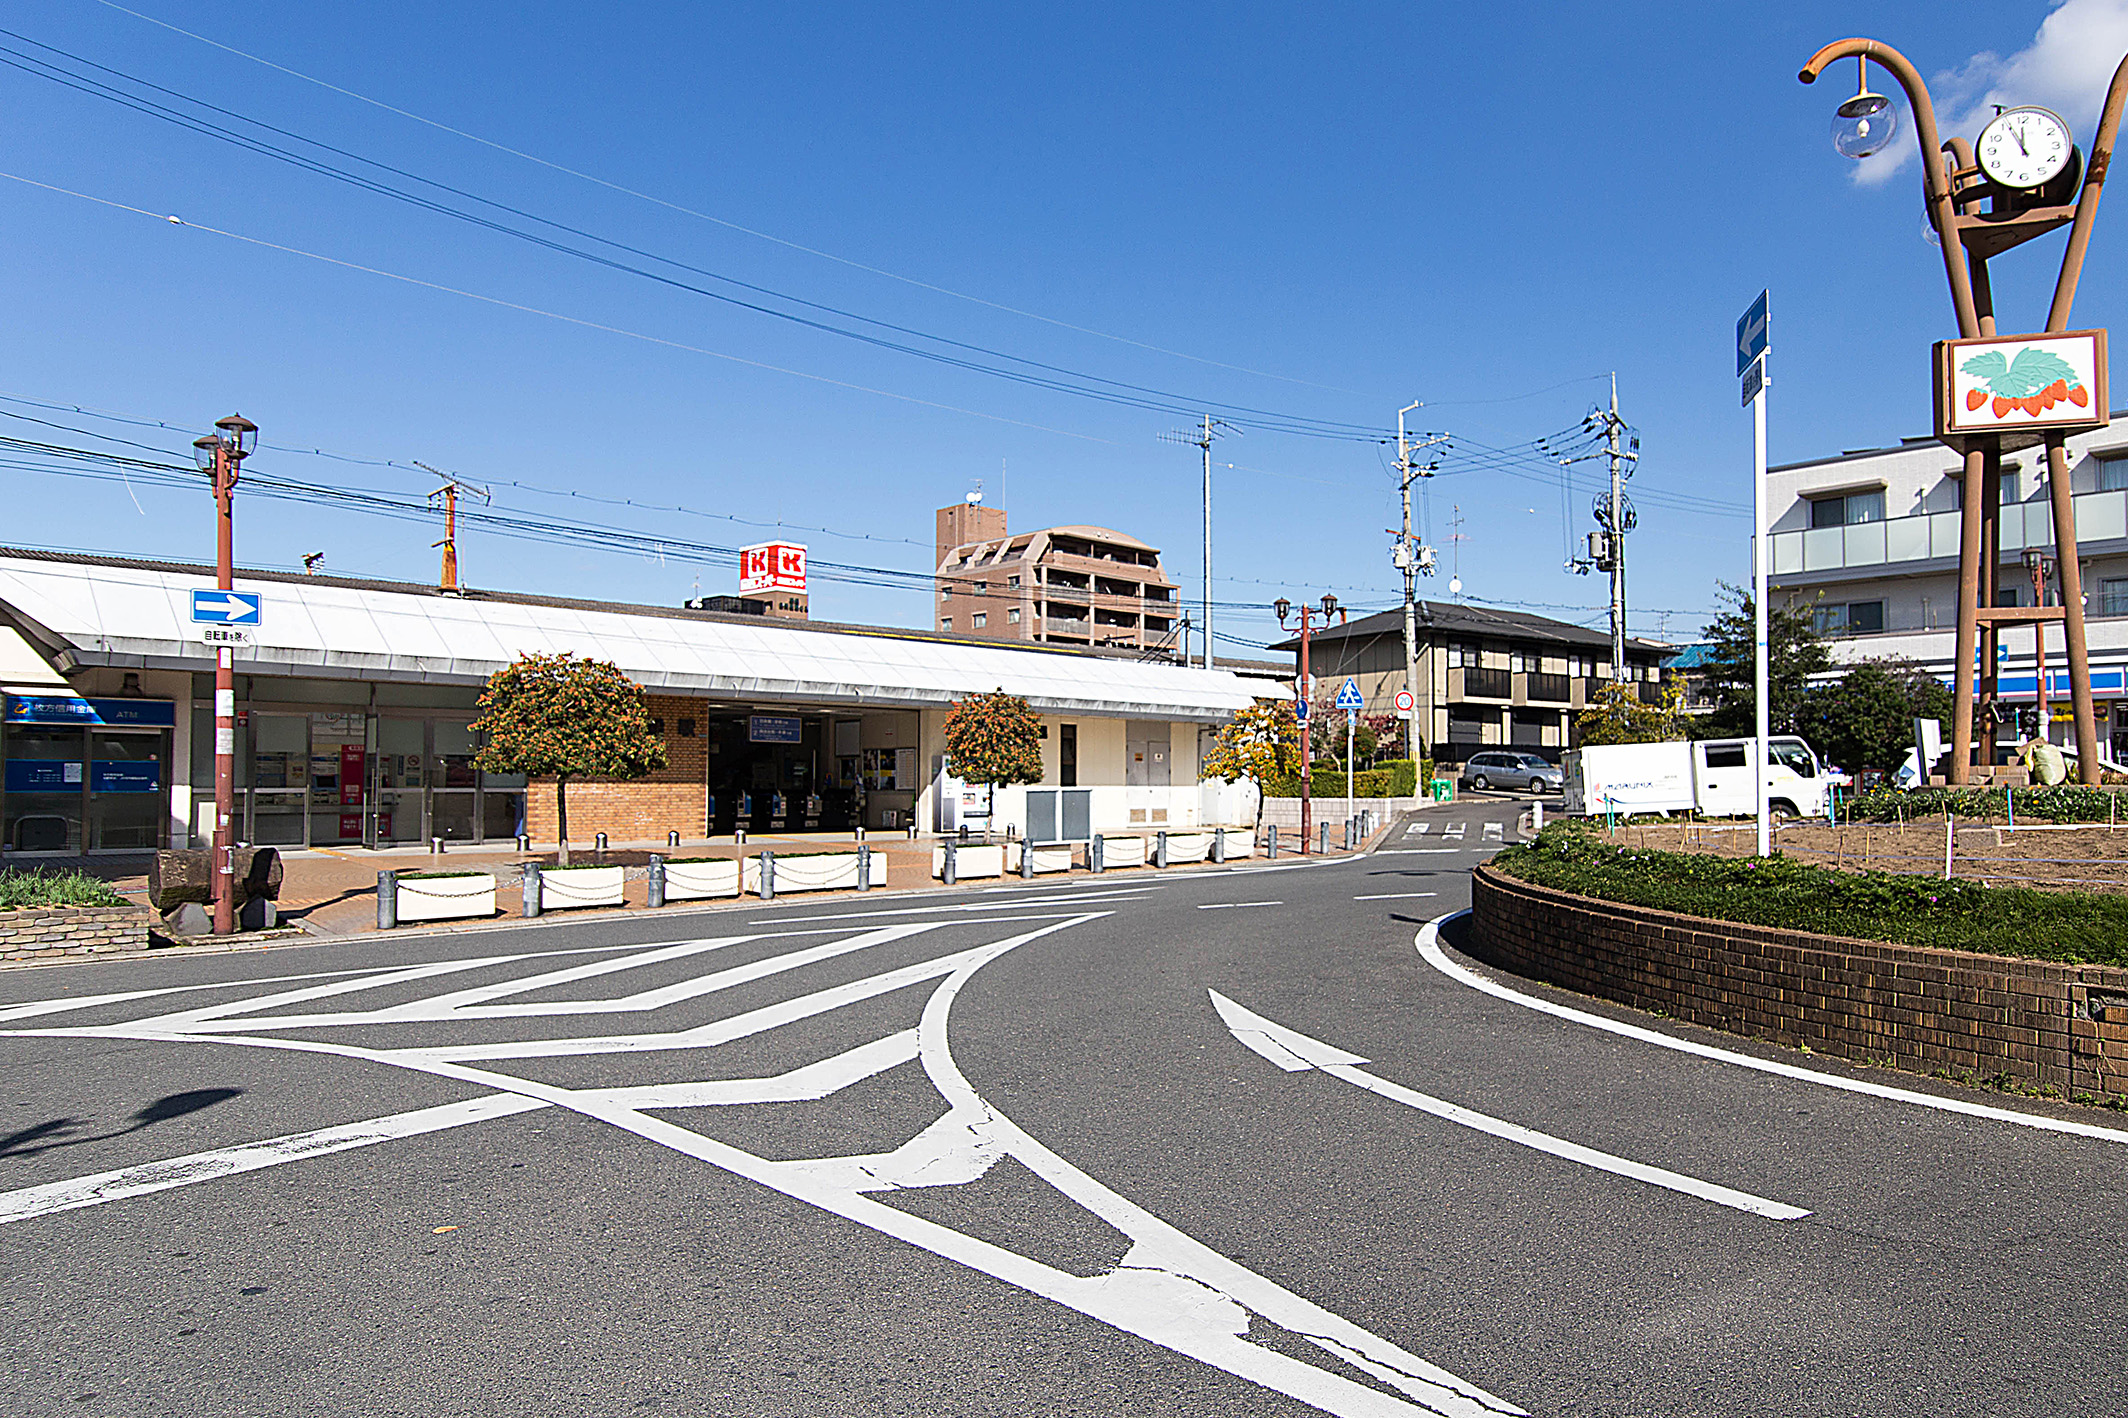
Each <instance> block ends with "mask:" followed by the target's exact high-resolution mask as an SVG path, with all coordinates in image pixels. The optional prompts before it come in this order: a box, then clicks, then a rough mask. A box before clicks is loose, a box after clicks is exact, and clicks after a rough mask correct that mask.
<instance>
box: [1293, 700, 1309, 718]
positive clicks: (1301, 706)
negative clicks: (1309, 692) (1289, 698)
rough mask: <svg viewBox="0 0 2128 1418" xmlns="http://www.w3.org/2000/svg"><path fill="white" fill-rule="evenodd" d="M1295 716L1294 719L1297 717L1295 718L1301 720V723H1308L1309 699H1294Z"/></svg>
mask: <svg viewBox="0 0 2128 1418" xmlns="http://www.w3.org/2000/svg"><path fill="white" fill-rule="evenodd" d="M1293 717H1294V719H1295V720H1296V721H1297V722H1299V723H1303V724H1305V723H1307V722H1308V701H1307V700H1305V699H1296V700H1294V701H1293Z"/></svg>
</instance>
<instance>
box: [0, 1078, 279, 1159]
mask: <svg viewBox="0 0 2128 1418" xmlns="http://www.w3.org/2000/svg"><path fill="white" fill-rule="evenodd" d="M243 1091H244V1090H243V1089H241V1088H195V1089H192V1090H191V1091H189V1092H185V1093H172V1094H170V1095H169V1096H168V1097H164V1098H158V1099H156V1100H155V1101H154V1102H152V1103H150V1104H148V1106H147V1107H145V1108H142V1109H141V1110H140V1111H139V1112H137V1113H135V1114H134V1115H133V1116H132V1118H131V1119H129V1120H128V1122H127V1124H126V1126H124V1127H121V1128H114V1129H112V1130H111V1131H110V1132H99V1133H91V1134H89V1135H88V1136H86V1137H68V1136H67V1134H69V1133H71V1132H73V1131H75V1130H76V1129H78V1128H81V1127H84V1126H86V1125H87V1120H86V1119H84V1118H52V1119H49V1120H47V1121H45V1122H41V1123H35V1124H33V1125H31V1126H29V1127H26V1128H23V1129H21V1130H20V1131H17V1132H12V1133H9V1134H8V1135H7V1136H6V1137H0V1157H35V1156H37V1155H38V1154H39V1153H44V1152H53V1151H56V1150H58V1149H59V1148H62V1147H78V1146H80V1145H81V1144H82V1143H84V1142H105V1141H108V1140H110V1139H111V1138H114V1137H124V1136H125V1135H126V1134H127V1133H131V1132H139V1131H140V1130H141V1129H142V1128H148V1127H153V1126H155V1124H157V1123H161V1122H168V1121H169V1120H170V1119H171V1118H181V1117H184V1116H185V1115H186V1114H187V1113H196V1112H198V1111H199V1110H200V1109H202V1108H211V1107H213V1106H214V1105H215V1104H217V1103H226V1102H228V1101H229V1100H230V1099H231V1098H235V1097H238V1096H240V1095H241V1094H242V1093H243ZM48 1139H63V1140H58V1141H51V1140H48Z"/></svg>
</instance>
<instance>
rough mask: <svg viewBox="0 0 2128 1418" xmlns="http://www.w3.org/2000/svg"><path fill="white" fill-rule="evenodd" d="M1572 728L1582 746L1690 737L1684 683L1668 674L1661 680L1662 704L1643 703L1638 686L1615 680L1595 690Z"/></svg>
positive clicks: (1657, 741)
mask: <svg viewBox="0 0 2128 1418" xmlns="http://www.w3.org/2000/svg"><path fill="white" fill-rule="evenodd" d="M1574 727H1575V729H1576V730H1578V731H1579V733H1580V737H1581V742H1582V743H1583V744H1584V745H1589V744H1605V743H1661V742H1663V741H1664V740H1666V739H1682V738H1689V737H1691V735H1690V733H1689V731H1688V730H1687V728H1686V720H1685V682H1684V680H1683V678H1681V677H1680V676H1678V675H1671V676H1670V677H1669V678H1668V679H1667V680H1664V681H1663V687H1662V703H1660V704H1643V703H1642V702H1641V699H1640V686H1639V685H1638V684H1637V683H1635V682H1634V681H1632V680H1615V679H1614V680H1612V681H1610V682H1609V683H1607V684H1605V685H1604V686H1603V688H1601V689H1599V690H1597V691H1596V698H1595V700H1594V701H1593V702H1592V703H1590V704H1589V705H1588V707H1586V708H1585V709H1583V710H1582V711H1581V712H1580V713H1579V714H1578V715H1576V716H1575V718H1574Z"/></svg>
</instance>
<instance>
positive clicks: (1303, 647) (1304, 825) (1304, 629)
mask: <svg viewBox="0 0 2128 1418" xmlns="http://www.w3.org/2000/svg"><path fill="white" fill-rule="evenodd" d="M1313 683H1314V681H1312V680H1311V679H1310V678H1309V676H1308V607H1307V606H1302V607H1301V608H1300V697H1301V701H1302V702H1303V703H1308V698H1309V690H1310V689H1311V688H1312V687H1313ZM1308 708H1309V711H1310V712H1309V715H1308V718H1307V719H1303V720H1301V721H1300V851H1301V855H1302V856H1306V855H1307V854H1308V809H1309V805H1310V802H1311V797H1312V791H1313V788H1314V778H1315V768H1314V765H1313V764H1311V763H1310V762H1309V761H1308V722H1309V720H1310V719H1313V718H1314V717H1315V715H1314V712H1313V711H1314V708H1315V706H1314V705H1313V704H1312V703H1308Z"/></svg>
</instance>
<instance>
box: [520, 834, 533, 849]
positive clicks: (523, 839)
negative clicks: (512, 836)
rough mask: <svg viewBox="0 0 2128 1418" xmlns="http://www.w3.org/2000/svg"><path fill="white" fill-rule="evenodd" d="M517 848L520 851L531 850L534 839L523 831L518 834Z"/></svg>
mask: <svg viewBox="0 0 2128 1418" xmlns="http://www.w3.org/2000/svg"><path fill="white" fill-rule="evenodd" d="M517 850H518V851H520V852H529V851H531V850H532V839H531V838H530V837H528V836H526V835H525V834H524V833H522V832H520V833H518V834H517Z"/></svg>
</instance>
